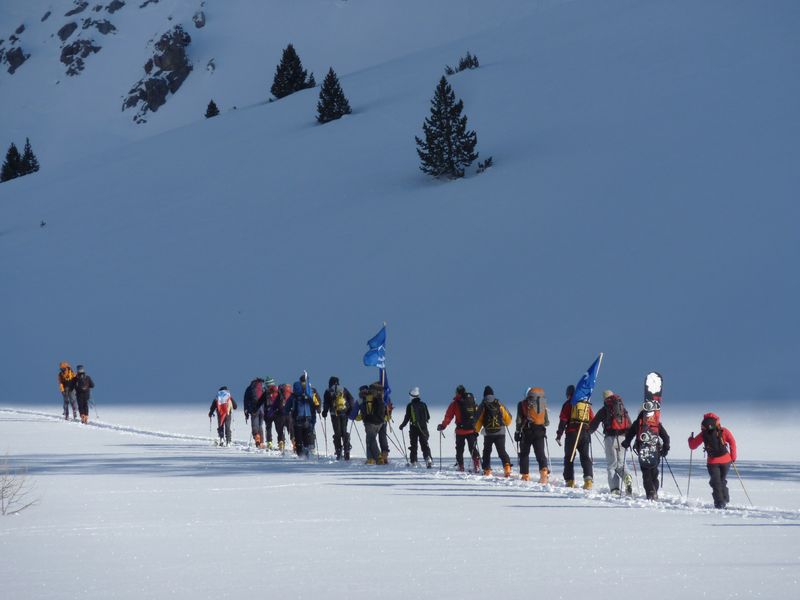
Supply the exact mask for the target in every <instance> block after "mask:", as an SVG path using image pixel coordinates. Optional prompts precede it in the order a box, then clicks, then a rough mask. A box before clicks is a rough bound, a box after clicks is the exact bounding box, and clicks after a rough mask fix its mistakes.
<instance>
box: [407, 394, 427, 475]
mask: <svg viewBox="0 0 800 600" xmlns="http://www.w3.org/2000/svg"><path fill="white" fill-rule="evenodd" d="M408 396H409V398H410V399H411V401H410V402H409V403H408V406H406V416H405V418H404V419H403V422H402V423H400V429H403V427H405V426H406V425H408V424H409V423H411V427H409V429H408V436H409V438H411V439H410V441H411V445H410V446H409V447H408V449H409V451H410V452H411V456H410V458H411V464H412V465H413V466H416V465H417V443H419V446H420V448H422V456H423V458H424V459H425V465H426V466H427V467H428V468H429V469H430V468H431V467H432V466H433V459H432V458H431V447H430V446H429V445H428V438H429V437H430V434H429V433H428V421H430V420H431V414H430V412H428V405H427V404H425V403H424V402H423V401H422V400H420V397H419V388H418V387H413V388H411V390H410V391H409V392H408Z"/></svg>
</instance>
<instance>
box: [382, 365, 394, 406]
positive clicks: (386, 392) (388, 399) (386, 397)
mask: <svg viewBox="0 0 800 600" xmlns="http://www.w3.org/2000/svg"><path fill="white" fill-rule="evenodd" d="M381 383H383V403H384V404H391V403H392V388H391V387H389V376H388V375H387V374H386V369H381Z"/></svg>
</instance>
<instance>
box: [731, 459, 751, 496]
mask: <svg viewBox="0 0 800 600" xmlns="http://www.w3.org/2000/svg"><path fill="white" fill-rule="evenodd" d="M731 465H733V470H734V471H736V476H737V477H738V478H739V483H741V484H742V490H744V495H745V496H747V501H748V502H749V503H750V506H753V501H752V500H750V494H748V493H747V488H746V487H744V480H743V479H742V476H741V475H739V469H737V468H736V463H735V462H732V463H731Z"/></svg>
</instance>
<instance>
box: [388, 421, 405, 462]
mask: <svg viewBox="0 0 800 600" xmlns="http://www.w3.org/2000/svg"><path fill="white" fill-rule="evenodd" d="M388 425H389V433H391V434H392V437H393V438H394V439H395V441H396V442H397V444H399V443H400V439H399V438H398V437H397V432H396V431H395V430H394V427H392V422H391V421H389V424H388ZM390 439H391V438H390ZM403 440H404V441H403V449H402V450H400V449H399V448H398V450H400V451H401V452H402V453H403V458H405V459H406V464H408V456H407V455H406V447H405V446H406V443H405V435H404V436H403ZM397 444H395V447H397Z"/></svg>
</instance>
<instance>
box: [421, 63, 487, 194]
mask: <svg viewBox="0 0 800 600" xmlns="http://www.w3.org/2000/svg"><path fill="white" fill-rule="evenodd" d="M463 109H464V102H463V101H462V100H459V101H458V102H456V95H455V93H454V92H453V88H451V87H450V84H449V83H447V79H446V78H444V77H442V78H441V79H440V80H439V85H437V86H436V91H435V92H434V94H433V99H432V100H431V114H430V116H429V117H428V118H427V119H425V122H424V123H423V124H422V132H423V133H424V134H425V140H421V139H420V138H418V137H415V138H414V139H415V140H416V141H417V154H418V155H419V159H420V161H421V164H420V167H419V168H420V170H421V171H422V172H423V173H427V174H428V175H432V176H433V177H449V178H451V179H456V178H458V177H463V176H464V169H465V168H466V167H468V166H469V165H471V164H472V163H473V161H475V159H477V158H478V153H477V152H475V145H476V144H477V143H478V136H477V135H476V134H475V132H474V131H468V130H467V116H466V115H462V114H461V111H462V110H463Z"/></svg>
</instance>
